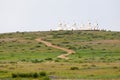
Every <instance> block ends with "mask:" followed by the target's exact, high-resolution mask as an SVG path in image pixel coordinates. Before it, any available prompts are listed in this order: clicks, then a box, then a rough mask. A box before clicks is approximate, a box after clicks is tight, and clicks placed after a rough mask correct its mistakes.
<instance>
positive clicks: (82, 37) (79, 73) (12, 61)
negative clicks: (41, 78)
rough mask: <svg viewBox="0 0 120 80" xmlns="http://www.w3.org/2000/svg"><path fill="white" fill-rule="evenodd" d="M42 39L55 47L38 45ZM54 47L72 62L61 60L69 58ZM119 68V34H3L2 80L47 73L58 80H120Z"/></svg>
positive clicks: (0, 47)
mask: <svg viewBox="0 0 120 80" xmlns="http://www.w3.org/2000/svg"><path fill="white" fill-rule="evenodd" d="M39 38H40V39H42V40H43V41H46V42H49V43H51V44H52V45H54V46H52V47H51V46H47V45H45V44H44V43H42V42H40V41H36V39H39ZM55 46H57V47H60V48H65V49H68V50H73V51H74V52H75V53H74V54H70V55H68V56H67V58H69V59H63V58H58V56H60V55H63V54H66V51H64V50H61V49H59V48H54V47H55ZM119 64H120V32H111V31H44V32H16V33H4V34H0V77H1V78H6V77H9V78H11V73H21V72H23V71H25V72H27V73H30V72H40V71H45V72H46V73H47V74H48V75H49V76H50V77H54V78H55V79H61V78H64V79H83V78H85V79H86V78H88V79H90V78H95V79H96V78H100V79H104V78H105V79H110V78H111V79H120V65H119ZM30 65H32V66H31V67H30ZM48 65H49V66H48ZM27 67H29V69H27ZM72 67H76V70H71V68H72ZM53 68H54V69H53ZM74 74H76V75H74Z"/></svg>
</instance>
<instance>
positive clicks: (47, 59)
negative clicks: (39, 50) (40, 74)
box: [45, 58, 53, 61]
mask: <svg viewBox="0 0 120 80" xmlns="http://www.w3.org/2000/svg"><path fill="white" fill-rule="evenodd" d="M45 60H49V61H51V60H53V59H52V58H46V59H45Z"/></svg>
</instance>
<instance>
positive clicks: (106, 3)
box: [0, 0, 120, 33]
mask: <svg viewBox="0 0 120 80" xmlns="http://www.w3.org/2000/svg"><path fill="white" fill-rule="evenodd" d="M88 20H89V21H91V22H92V23H94V22H97V23H99V25H100V27H101V28H104V29H108V30H113V31H120V0H0V32H1V33H2V32H15V31H38V30H49V29H53V28H55V26H56V25H57V23H58V22H60V21H61V22H66V23H70V24H72V23H73V22H76V23H79V24H82V23H86V22H87V21H88Z"/></svg>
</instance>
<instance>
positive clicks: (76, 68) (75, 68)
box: [70, 67, 79, 70]
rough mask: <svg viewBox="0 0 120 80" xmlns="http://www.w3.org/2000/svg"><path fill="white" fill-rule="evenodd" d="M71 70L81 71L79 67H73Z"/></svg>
mask: <svg viewBox="0 0 120 80" xmlns="http://www.w3.org/2000/svg"><path fill="white" fill-rule="evenodd" d="M70 70H79V68H78V67H71V68H70Z"/></svg>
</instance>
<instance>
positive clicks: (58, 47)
mask: <svg viewBox="0 0 120 80" xmlns="http://www.w3.org/2000/svg"><path fill="white" fill-rule="evenodd" d="M35 40H36V41H38V42H41V43H44V44H45V45H47V46H49V47H52V48H56V49H60V50H62V51H65V52H67V54H62V55H59V56H58V58H62V59H69V58H68V56H69V55H70V54H73V53H75V51H73V50H71V49H67V48H63V47H60V46H56V45H53V44H52V43H50V42H47V41H44V40H42V39H41V38H37V39H35Z"/></svg>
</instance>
